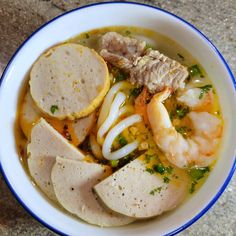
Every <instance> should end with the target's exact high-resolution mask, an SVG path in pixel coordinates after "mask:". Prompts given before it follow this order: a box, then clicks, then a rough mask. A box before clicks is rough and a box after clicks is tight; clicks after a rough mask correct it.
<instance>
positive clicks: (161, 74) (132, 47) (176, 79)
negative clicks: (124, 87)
mask: <svg viewBox="0 0 236 236" xmlns="http://www.w3.org/2000/svg"><path fill="white" fill-rule="evenodd" d="M145 46H146V43H145V42H144V41H139V40H137V39H135V38H129V37H124V36H122V35H120V34H118V33H115V32H109V33H106V34H105V35H104V36H103V37H102V39H101V49H102V50H101V51H100V54H101V56H102V57H103V58H104V59H105V60H106V61H108V62H109V63H111V64H112V65H114V66H116V67H118V68H120V69H123V70H125V71H126V72H129V73H130V81H131V83H133V84H137V85H140V86H141V85H145V86H146V87H147V88H148V90H149V92H151V93H155V92H159V91H161V90H163V89H164V88H165V87H169V88H171V89H172V90H173V91H175V90H176V89H178V88H183V87H184V86H185V84H184V80H185V79H186V78H187V77H188V70H187V68H186V67H184V66H182V65H181V64H180V63H178V62H177V61H175V60H172V59H170V58H169V57H167V56H165V55H163V54H161V53H160V52H159V51H157V50H152V49H148V50H145Z"/></svg>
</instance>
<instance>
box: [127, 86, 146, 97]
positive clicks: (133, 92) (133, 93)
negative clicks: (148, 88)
mask: <svg viewBox="0 0 236 236" xmlns="http://www.w3.org/2000/svg"><path fill="white" fill-rule="evenodd" d="M142 89H143V87H139V88H133V89H130V93H129V95H130V96H132V97H135V98H136V97H138V95H139V94H140V93H141V92H142Z"/></svg>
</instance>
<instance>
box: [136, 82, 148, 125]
mask: <svg viewBox="0 0 236 236" xmlns="http://www.w3.org/2000/svg"><path fill="white" fill-rule="evenodd" d="M149 99H150V94H149V92H148V90H147V88H146V87H144V88H143V90H142V92H141V93H140V94H139V95H138V97H137V98H136V99H135V101H134V109H135V113H137V114H140V115H141V116H142V117H143V120H144V123H145V124H148V117H147V101H148V100H149Z"/></svg>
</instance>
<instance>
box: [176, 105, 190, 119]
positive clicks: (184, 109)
mask: <svg viewBox="0 0 236 236" xmlns="http://www.w3.org/2000/svg"><path fill="white" fill-rule="evenodd" d="M175 111H176V114H177V116H178V118H179V119H183V118H184V117H185V116H186V114H187V113H189V108H188V107H182V106H181V105H177V106H176V109H175Z"/></svg>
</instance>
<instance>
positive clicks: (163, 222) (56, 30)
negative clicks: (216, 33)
mask: <svg viewBox="0 0 236 236" xmlns="http://www.w3.org/2000/svg"><path fill="white" fill-rule="evenodd" d="M112 25H128V26H140V27H144V28H149V29H152V30H154V31H157V32H159V33H161V34H164V35H166V36H168V37H169V38H171V39H173V40H174V41H176V42H177V43H179V44H180V45H181V46H182V47H183V48H185V49H187V50H188V51H189V52H190V53H191V54H192V55H193V56H194V57H195V58H196V59H197V61H199V62H200V63H201V65H202V66H203V67H204V69H205V70H206V72H207V74H208V75H209V77H210V78H211V79H212V82H213V84H214V86H215V88H216V90H217V92H218V94H219V99H220V105H221V108H222V114H223V117H224V120H225V127H224V135H223V144H222V148H221V151H220V158H219V161H218V162H217V164H216V166H215V168H214V169H213V171H212V172H211V174H210V176H209V178H208V179H207V181H206V182H205V184H204V185H203V186H202V188H201V189H200V190H199V191H198V192H197V193H196V194H195V195H194V196H192V197H191V198H190V199H189V200H188V201H185V202H184V203H183V204H182V205H181V206H179V207H178V208H177V209H176V210H174V211H172V212H169V213H166V214H164V215H162V216H159V217H156V218H155V219H153V220H149V221H144V222H137V223H133V224H130V225H128V226H124V227H117V228H99V227H96V226H92V225H89V224H87V223H85V222H82V221H80V220H79V219H76V218H74V217H72V216H70V215H69V214H66V213H64V212H63V211H61V210H59V209H57V208H56V207H54V206H53V205H52V204H50V203H49V202H48V201H47V200H46V198H44V197H43V196H42V194H41V193H40V192H39V191H38V190H37V189H36V188H35V187H34V185H33V184H32V182H31V181H30V179H29V176H28V175H27V174H26V172H25V170H24V169H23V167H22V164H21V162H20V159H19V156H18V155H17V151H16V144H15V138H14V122H15V118H16V110H17V101H18V98H19V91H20V87H21V85H22V83H23V81H24V79H25V76H26V74H27V72H28V71H29V69H30V68H31V66H32V64H33V63H34V61H35V60H36V59H37V58H38V56H39V55H40V54H41V53H42V52H43V51H44V50H45V49H47V48H49V47H50V46H52V45H55V44H57V43H59V42H62V41H64V40H66V39H68V38H71V37H73V36H75V35H77V34H79V33H81V32H84V31H87V30H91V29H95V28H100V27H104V26H112ZM0 82H1V90H0V158H1V169H2V173H3V176H4V178H5V180H6V182H7V184H8V185H9V187H10V189H11V191H12V192H13V194H14V195H15V196H16V198H17V199H18V200H19V202H20V203H21V204H22V205H23V206H24V207H25V208H26V209H27V211H29V212H30V213H31V214H32V215H33V216H34V217H35V218H36V219H38V220H39V221H40V222H41V223H43V224H44V225H45V226H47V227H48V228H50V229H52V230H53V231H55V232H57V233H60V234H66V235H81V236H85V235H97V236H101V235H103V236H104V235H109V236H113V235H129V236H131V235H135V236H138V235H142V236H143V235H171V234H175V233H177V232H180V231H181V230H183V229H185V228H186V227H188V226H189V225H191V224H192V223H194V222H195V221H196V220H197V219H198V218H200V217H201V216H202V215H203V214H204V213H205V212H206V211H207V210H208V209H209V208H210V207H211V206H212V205H213V204H214V203H215V202H216V200H217V199H218V198H219V196H220V195H221V194H222V192H223V191H224V189H225V188H226V186H227V184H228V183H229V181H230V179H231V177H232V175H233V173H234V171H235V167H236V163H235V146H236V145H235V140H236V126H235V125H234V123H235V120H236V109H235V108H236V95H235V94H236V92H235V87H236V83H235V79H234V77H233V74H232V72H231V71H230V69H229V67H228V65H227V63H226V62H225V60H224V58H223V57H222V55H221V54H220V53H219V51H218V50H217V49H216V47H215V46H214V45H213V44H212V43H211V42H210V41H209V40H208V39H207V38H206V37H205V36H204V35H203V34H202V33H201V32H200V31H199V30H197V29H196V28H195V27H194V26H192V25H191V24H189V23H188V22H186V21H184V20H183V19H181V18H179V17H178V16H175V15H173V14H171V13H169V12H166V11H164V10H162V9H158V8H155V7H151V6H147V5H142V4H137V3H127V2H126V3H125V2H123V3H118V2H113V3H100V4H94V5H90V6H85V7H81V8H78V9H75V10H72V11H70V12H67V13H65V14H63V15H61V16H59V17H56V18H55V19H53V20H51V21H50V22H48V23H46V24H45V25H43V26H42V27H40V28H39V29H38V30H37V31H36V32H34V33H33V34H32V35H31V36H30V37H29V38H28V39H27V40H26V41H25V42H24V43H23V44H22V45H21V46H20V48H19V49H18V50H17V51H16V53H15V55H14V56H13V58H12V59H11V61H10V62H9V64H8V66H7V68H6V69H5V71H4V73H3V76H2V79H1V81H0ZM153 207H155V206H153Z"/></svg>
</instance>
